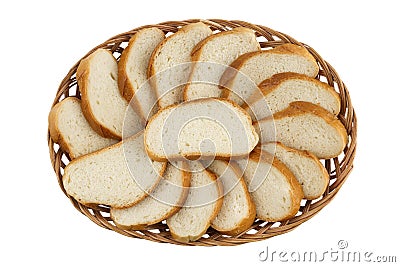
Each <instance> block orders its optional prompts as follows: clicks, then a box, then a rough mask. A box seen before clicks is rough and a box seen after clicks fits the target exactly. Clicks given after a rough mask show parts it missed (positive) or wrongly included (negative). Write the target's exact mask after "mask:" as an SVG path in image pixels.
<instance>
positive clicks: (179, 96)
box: [148, 22, 212, 108]
mask: <svg viewBox="0 0 400 267" xmlns="http://www.w3.org/2000/svg"><path fill="white" fill-rule="evenodd" d="M211 34H212V31H211V29H210V28H209V27H208V26H207V25H205V24H204V23H202V22H198V23H192V24H188V25H185V26H183V27H182V28H181V29H179V30H178V31H177V32H176V33H174V34H172V35H170V36H169V37H167V38H166V39H165V40H164V41H162V42H161V43H160V44H159V45H158V46H157V48H156V49H155V50H154V51H153V54H152V56H151V59H150V64H149V68H148V78H150V82H151V85H152V86H153V88H154V90H155V92H156V94H157V99H158V105H159V107H161V108H163V107H166V106H169V105H172V104H178V103H180V102H182V101H183V92H182V91H183V86H184V85H185V84H186V83H187V81H188V79H189V74H190V71H191V63H190V62H191V57H190V55H191V52H192V50H193V48H194V47H195V45H196V44H197V43H198V42H200V41H202V40H203V39H204V38H206V37H207V36H210V35H211ZM183 63H186V64H183ZM180 64H183V65H180ZM171 68H172V69H171ZM168 69H169V71H168ZM156 74H157V76H155V77H153V76H154V75H156ZM151 77H152V78H151Z"/></svg>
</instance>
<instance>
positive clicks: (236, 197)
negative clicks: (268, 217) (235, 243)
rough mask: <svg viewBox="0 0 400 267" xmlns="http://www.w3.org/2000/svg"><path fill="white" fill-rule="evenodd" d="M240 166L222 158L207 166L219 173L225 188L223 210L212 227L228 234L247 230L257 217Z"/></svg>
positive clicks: (212, 223) (218, 175)
mask: <svg viewBox="0 0 400 267" xmlns="http://www.w3.org/2000/svg"><path fill="white" fill-rule="evenodd" d="M238 168H239V167H238V166H236V164H234V163H233V162H232V163H230V162H227V161H222V160H214V161H213V162H212V163H211V165H210V166H208V167H207V169H208V170H209V171H211V172H213V173H214V174H216V175H217V177H218V179H219V180H220V181H221V183H222V186H223V189H224V200H223V202H222V207H221V210H220V211H219V213H218V215H217V217H216V218H215V219H214V220H213V221H212V222H211V227H212V228H214V229H215V230H217V231H219V232H221V233H223V234H227V235H237V234H240V233H241V232H243V231H245V230H247V229H248V228H249V227H250V226H251V225H252V224H253V222H254V219H255V217H256V207H255V205H254V203H253V201H252V200H251V198H250V193H249V192H248V190H247V186H246V183H245V182H244V180H243V178H242V173H241V171H240V169H238Z"/></svg>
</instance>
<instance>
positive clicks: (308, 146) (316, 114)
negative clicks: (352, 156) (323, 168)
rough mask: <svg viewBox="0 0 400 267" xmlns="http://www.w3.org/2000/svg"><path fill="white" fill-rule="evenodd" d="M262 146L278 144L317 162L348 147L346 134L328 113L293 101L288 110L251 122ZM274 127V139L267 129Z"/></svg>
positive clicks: (313, 105) (306, 103) (312, 105)
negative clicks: (310, 154) (314, 158)
mask: <svg viewBox="0 0 400 267" xmlns="http://www.w3.org/2000/svg"><path fill="white" fill-rule="evenodd" d="M254 127H255V129H256V131H257V133H258V134H259V135H260V140H261V143H266V142H271V141H275V140H276V141H279V142H281V143H282V144H284V145H286V146H289V147H292V148H295V149H299V150H307V151H310V152H311V153H313V154H314V155H315V156H317V157H318V158H320V159H329V158H334V157H336V156H338V155H340V153H342V151H343V149H344V148H345V146H346V144H347V138H348V137H347V131H346V129H345V128H344V126H343V124H342V123H341V122H340V121H339V120H338V119H337V118H336V117H335V116H334V115H333V114H332V113H330V112H329V111H327V110H326V109H323V108H321V107H320V106H318V105H315V104H312V103H309V102H302V101H297V102H292V103H290V105H289V107H288V108H286V109H284V110H282V111H280V112H278V113H275V114H274V115H273V117H272V116H270V117H267V118H265V119H262V120H260V121H258V122H255V123H254ZM271 127H275V132H276V133H275V134H276V137H275V136H273V135H271V132H270V131H269V129H271Z"/></svg>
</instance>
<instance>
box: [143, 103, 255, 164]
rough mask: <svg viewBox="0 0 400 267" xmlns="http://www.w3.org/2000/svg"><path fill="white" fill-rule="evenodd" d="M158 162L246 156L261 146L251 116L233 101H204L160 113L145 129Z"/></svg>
mask: <svg viewBox="0 0 400 267" xmlns="http://www.w3.org/2000/svg"><path fill="white" fill-rule="evenodd" d="M144 136H145V137H144V142H145V147H146V150H147V153H148V154H149V156H150V157H151V158H152V159H154V160H159V161H167V160H168V159H182V158H191V159H196V158H198V157H200V156H202V157H208V158H210V157H214V156H215V157H217V158H220V159H223V158H230V157H242V156H246V155H247V154H248V153H250V151H252V150H253V148H254V147H255V146H256V145H257V143H258V136H257V134H256V132H255V130H254V128H253V126H252V124H251V119H250V116H249V115H248V114H247V113H246V112H245V111H244V110H243V109H242V108H241V107H239V106H238V105H236V104H234V103H233V102H230V101H227V100H222V99H217V98H204V99H198V100H193V101H188V102H184V103H182V104H180V105H172V106H169V107H167V108H164V109H161V110H159V111H158V112H157V113H156V114H155V115H154V116H153V117H152V118H151V119H150V121H149V123H148V124H147V126H146V129H145V135H144Z"/></svg>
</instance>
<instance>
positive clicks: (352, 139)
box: [47, 19, 357, 246]
mask: <svg viewBox="0 0 400 267" xmlns="http://www.w3.org/2000/svg"><path fill="white" fill-rule="evenodd" d="M198 21H202V22H203V23H205V24H207V25H209V26H210V27H211V29H212V30H213V31H214V32H218V31H226V30H230V29H232V28H235V27H239V26H243V27H247V28H250V29H252V30H254V31H255V32H256V34H257V40H258V41H259V43H260V45H261V47H262V49H270V48H273V47H275V46H278V45H281V44H284V43H293V44H297V45H301V46H303V47H305V48H306V49H307V50H308V51H309V52H310V53H311V54H312V55H313V56H314V58H315V59H316V61H317V62H318V65H319V68H320V70H319V74H318V76H317V79H319V80H321V81H323V82H326V83H328V84H329V85H331V86H333V87H334V88H335V90H336V91H337V92H338V93H339V94H340V99H341V111H340V114H339V115H338V118H339V120H340V121H341V122H342V123H343V125H344V127H345V128H346V130H347V134H348V136H349V141H348V143H347V145H346V147H345V149H344V150H343V153H342V154H341V155H340V156H339V157H336V158H332V159H329V160H325V161H324V165H325V168H326V169H327V171H328V173H329V175H330V183H329V186H328V188H327V189H326V191H325V193H324V194H323V196H322V197H320V198H319V199H316V200H307V201H306V200H303V201H302V203H301V207H300V211H299V212H298V213H297V214H296V216H295V217H293V218H291V219H290V220H286V221H282V222H276V223H272V222H265V221H261V220H255V221H254V223H253V225H252V226H251V227H250V228H249V229H248V230H247V231H245V232H243V233H241V234H239V235H237V236H226V235H223V234H221V233H219V232H217V231H215V230H214V229H212V228H211V227H210V228H209V229H208V230H207V233H206V234H205V235H204V236H203V237H202V238H200V239H199V240H197V241H195V242H190V243H182V242H179V241H176V240H174V239H173V238H172V237H171V234H170V232H169V229H168V226H167V225H166V224H165V222H161V223H158V224H155V225H152V226H150V227H149V228H148V229H146V230H140V231H133V230H132V231H130V230H124V229H121V228H119V227H118V226H116V225H115V224H114V223H113V221H112V220H111V218H110V209H109V207H107V206H104V205H91V206H86V205H83V204H81V203H79V202H77V201H76V200H75V199H74V198H72V197H71V196H69V195H68V194H67V193H66V191H65V189H64V187H63V183H62V175H63V170H64V168H65V166H66V165H67V164H68V162H69V155H68V154H67V153H66V152H65V151H63V150H62V149H61V148H60V147H59V145H58V144H56V143H55V142H54V141H53V140H52V139H51V137H50V133H49V132H48V135H47V139H48V145H49V152H50V159H51V162H52V165H53V168H54V171H55V173H56V175H57V179H58V183H59V185H60V187H61V189H62V191H63V192H64V194H65V195H66V196H67V197H68V198H69V199H70V200H71V202H72V204H73V205H74V207H75V208H76V209H77V210H79V211H80V212H81V213H82V214H84V215H85V216H87V217H88V218H89V219H90V220H91V221H93V222H94V223H96V224H97V225H99V226H101V227H104V228H107V229H110V230H113V231H115V232H118V233H120V234H122V235H125V236H129V237H134V238H141V239H146V240H151V241H156V242H162V243H171V244H178V245H189V246H232V245H239V244H244V243H248V242H254V241H260V240H265V239H267V238H271V237H273V236H276V235H280V234H284V233H287V232H289V231H291V230H293V229H295V228H296V227H297V226H299V225H300V224H302V223H304V222H306V221H307V220H309V219H311V218H312V217H313V216H314V215H315V214H317V213H318V212H319V211H320V210H321V209H322V208H324V207H325V206H326V205H327V204H328V203H329V202H331V201H332V199H333V198H334V197H335V195H336V194H337V193H338V191H339V189H340V188H341V187H342V185H343V184H344V182H345V180H346V178H347V177H348V175H349V173H350V172H351V170H352V168H353V160H354V156H355V151H356V139H357V120H356V115H355V112H354V109H353V106H352V104H351V100H350V95H349V92H348V91H347V88H346V86H345V85H344V83H343V82H342V80H341V79H340V77H339V75H338V74H337V73H336V71H335V70H334V68H333V67H332V66H331V65H330V64H329V63H328V62H326V61H325V60H324V59H323V58H321V56H320V55H319V54H318V53H317V52H316V51H315V50H314V49H312V48H311V47H310V46H308V45H306V44H303V43H300V42H298V41H296V40H295V39H293V38H292V37H290V36H288V35H286V34H283V33H280V32H277V31H274V30H271V29H269V28H268V27H265V26H261V25H255V24H251V23H248V22H244V21H236V20H234V21H227V20H220V19H209V20H199V19H192V20H185V21H168V22H164V23H159V24H155V25H146V26H142V27H139V28H136V29H133V30H131V31H129V32H125V33H122V34H119V35H116V36H114V37H112V38H110V39H109V40H107V41H105V42H104V43H102V44H100V45H98V46H96V47H95V48H93V49H92V50H91V51H89V53H88V54H87V55H85V56H84V57H83V58H85V57H86V56H88V55H89V54H91V53H92V52H93V51H95V50H96V49H98V48H104V49H108V50H110V51H111V52H112V53H113V55H114V56H115V57H116V58H119V56H120V54H121V53H122V51H123V50H124V47H126V45H127V43H128V41H129V39H130V38H131V37H132V36H133V35H134V34H135V33H136V32H137V31H138V30H140V29H144V28H149V27H157V28H159V29H160V30H162V31H164V33H165V34H171V33H174V32H176V31H177V30H178V29H179V28H180V27H181V26H184V25H186V24H189V23H193V22H198ZM83 58H82V59H83ZM79 63H80V61H78V62H77V63H76V64H75V65H74V66H73V67H72V68H71V69H70V71H69V72H68V74H67V75H66V76H65V78H64V79H63V80H62V82H61V84H60V86H59V88H58V91H57V94H56V97H55V99H54V102H53V106H54V105H55V104H57V103H58V102H60V101H61V100H62V99H64V98H65V97H68V96H76V97H78V98H80V91H79V88H78V85H77V82H76V70H77V67H78V65H79Z"/></svg>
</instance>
